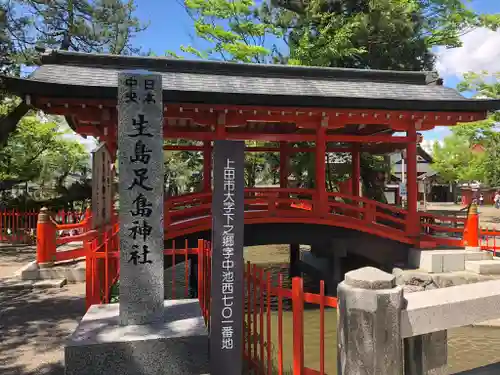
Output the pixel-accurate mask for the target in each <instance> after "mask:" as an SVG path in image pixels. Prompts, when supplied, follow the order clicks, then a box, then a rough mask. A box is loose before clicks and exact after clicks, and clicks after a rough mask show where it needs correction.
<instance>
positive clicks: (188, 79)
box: [0, 51, 500, 112]
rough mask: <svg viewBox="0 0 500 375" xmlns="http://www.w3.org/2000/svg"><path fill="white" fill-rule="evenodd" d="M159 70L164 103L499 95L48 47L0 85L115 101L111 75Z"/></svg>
mask: <svg viewBox="0 0 500 375" xmlns="http://www.w3.org/2000/svg"><path fill="white" fill-rule="evenodd" d="M131 69H141V70H148V71H150V72H151V73H157V74H160V75H161V76H162V88H163V102H164V103H191V104H207V105H225V106H237V105H244V106H266V107H296V108H313V107H314V108H337V109H339V108H350V109H373V110H378V109H382V110H403V111H408V110H409V111H433V112H446V111H451V112H484V111H491V110H498V109H500V100H491V99H488V100H485V99H468V98H465V97H464V96H462V95H461V94H460V93H459V92H457V91H456V90H454V89H452V88H449V87H445V86H443V85H441V81H442V80H441V79H439V77H438V76H437V74H436V73H433V72H397V71H380V70H360V69H343V68H318V67H299V66H282V65H265V64H261V65H259V64H239V63H227V62H216V61H202V60H179V59H168V58H163V57H162V58H159V57H134V56H115V55H104V54H89V53H79V52H66V51H48V52H46V53H44V54H43V55H42V64H41V65H40V66H39V67H38V68H37V69H36V70H35V71H34V72H33V73H31V75H30V76H29V77H27V78H18V77H7V76H1V75H0V86H2V87H3V88H4V89H5V90H6V91H8V92H10V93H12V94H16V95H18V96H21V97H23V98H25V97H26V96H30V98H28V100H29V101H31V96H33V97H34V98H36V97H45V98H66V99H73V100H80V101H85V100H88V99H96V98H97V99H102V100H116V98H117V84H118V75H119V73H120V72H124V71H130V70H131Z"/></svg>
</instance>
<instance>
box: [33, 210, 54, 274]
mask: <svg viewBox="0 0 500 375" xmlns="http://www.w3.org/2000/svg"><path fill="white" fill-rule="evenodd" d="M55 259H56V226H55V224H54V223H53V221H52V220H51V217H50V212H49V210H48V208H47V207H43V208H42V209H41V210H40V213H39V214H38V221H37V226H36V262H37V264H38V266H39V267H40V268H48V267H52V265H53V264H54V261H55Z"/></svg>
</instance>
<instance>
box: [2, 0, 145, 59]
mask: <svg viewBox="0 0 500 375" xmlns="http://www.w3.org/2000/svg"><path fill="white" fill-rule="evenodd" d="M19 8H20V9H19ZM135 10H136V6H135V3H134V1H133V0H126V1H122V0H94V1H89V0H63V1H39V0H17V1H12V2H11V8H10V12H9V13H8V14H9V22H8V28H7V29H8V32H9V34H10V38H11V40H12V41H13V42H14V43H15V46H16V48H17V50H18V51H19V52H20V53H21V54H22V58H23V60H24V62H25V63H27V64H35V65H36V63H37V57H38V50H39V49H61V50H72V51H81V52H108V53H112V54H118V55H120V54H136V53H138V52H139V51H140V48H137V47H135V46H133V45H132V38H133V37H134V35H135V34H136V33H138V32H141V31H143V30H144V29H145V28H146V25H143V24H142V23H141V22H140V21H139V19H138V18H137V17H136V16H135V15H134V12H135Z"/></svg>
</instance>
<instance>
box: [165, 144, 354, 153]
mask: <svg viewBox="0 0 500 375" xmlns="http://www.w3.org/2000/svg"><path fill="white" fill-rule="evenodd" d="M163 149H164V150H166V151H203V150H204V148H203V146H195V145H165V146H163ZM288 150H289V151H288V152H290V153H298V152H315V151H316V149H315V148H313V147H289V148H288ZM245 152H280V148H279V147H245ZM327 152H351V148H349V147H328V148H327Z"/></svg>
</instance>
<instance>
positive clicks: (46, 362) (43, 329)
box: [0, 247, 85, 375]
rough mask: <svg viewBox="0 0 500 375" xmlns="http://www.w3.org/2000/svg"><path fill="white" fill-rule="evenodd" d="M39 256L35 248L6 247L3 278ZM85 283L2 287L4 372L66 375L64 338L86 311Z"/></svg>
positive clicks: (1, 258)
mask: <svg viewBox="0 0 500 375" xmlns="http://www.w3.org/2000/svg"><path fill="white" fill-rule="evenodd" d="M33 259H34V249H33V248H32V247H23V248H6V247H0V278H5V277H10V276H12V274H13V273H14V272H15V271H16V270H17V269H19V268H20V266H21V265H23V264H26V263H28V262H29V261H31V260H33ZM84 294H85V285H84V284H83V283H81V284H69V285H66V286H64V287H63V288H60V289H48V290H39V289H38V290H2V291H0V374H1V375H63V374H64V362H63V359H64V341H65V340H66V338H67V337H68V336H69V335H70V334H71V333H72V332H73V330H74V329H75V328H76V326H77V324H78V321H79V320H80V319H81V317H82V316H83V314H84V311H85V299H84Z"/></svg>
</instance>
